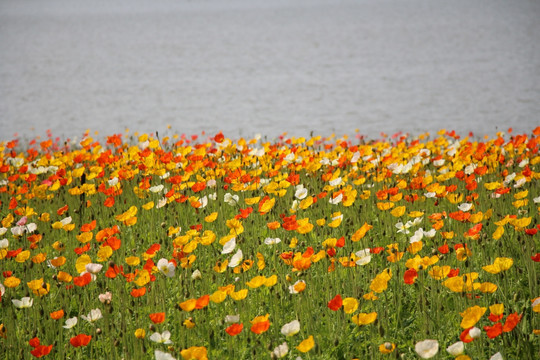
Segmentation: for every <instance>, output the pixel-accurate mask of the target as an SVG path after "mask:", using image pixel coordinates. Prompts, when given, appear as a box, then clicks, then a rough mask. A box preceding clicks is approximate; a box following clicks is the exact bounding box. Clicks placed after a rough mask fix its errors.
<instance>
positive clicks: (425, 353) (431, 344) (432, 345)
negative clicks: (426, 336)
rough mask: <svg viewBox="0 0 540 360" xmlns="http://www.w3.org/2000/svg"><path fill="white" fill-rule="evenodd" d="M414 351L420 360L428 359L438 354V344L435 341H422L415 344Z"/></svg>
mask: <svg viewBox="0 0 540 360" xmlns="http://www.w3.org/2000/svg"><path fill="white" fill-rule="evenodd" d="M414 350H415V351H416V353H417V354H418V355H419V356H420V357H421V358H422V359H429V358H432V357H434V356H435V355H437V353H438V352H439V342H438V341H437V340H424V341H420V342H418V343H416V345H415V346H414Z"/></svg>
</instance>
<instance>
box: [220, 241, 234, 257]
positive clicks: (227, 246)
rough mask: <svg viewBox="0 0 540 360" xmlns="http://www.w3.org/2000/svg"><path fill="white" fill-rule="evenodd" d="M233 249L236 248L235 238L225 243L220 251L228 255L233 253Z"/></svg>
mask: <svg viewBox="0 0 540 360" xmlns="http://www.w3.org/2000/svg"><path fill="white" fill-rule="evenodd" d="M235 247H236V238H232V239H231V240H229V241H227V242H226V243H225V245H223V250H222V251H221V253H222V254H230V253H232V252H233V250H234V248H235Z"/></svg>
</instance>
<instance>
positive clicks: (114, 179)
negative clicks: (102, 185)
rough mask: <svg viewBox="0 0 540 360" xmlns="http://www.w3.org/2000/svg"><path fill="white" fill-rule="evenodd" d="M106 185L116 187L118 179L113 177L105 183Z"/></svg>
mask: <svg viewBox="0 0 540 360" xmlns="http://www.w3.org/2000/svg"><path fill="white" fill-rule="evenodd" d="M107 184H109V186H116V184H118V178H117V177H113V178H112V179H110V180H108V181H107Z"/></svg>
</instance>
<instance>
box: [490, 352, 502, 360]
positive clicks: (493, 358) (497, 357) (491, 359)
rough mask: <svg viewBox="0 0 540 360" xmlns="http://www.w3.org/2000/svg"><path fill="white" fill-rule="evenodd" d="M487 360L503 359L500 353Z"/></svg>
mask: <svg viewBox="0 0 540 360" xmlns="http://www.w3.org/2000/svg"><path fill="white" fill-rule="evenodd" d="M489 360H503V357H502V355H501V353H500V352H498V353H496V354H494V355H493V356H492V357H490V358H489Z"/></svg>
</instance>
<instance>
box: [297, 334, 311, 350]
mask: <svg viewBox="0 0 540 360" xmlns="http://www.w3.org/2000/svg"><path fill="white" fill-rule="evenodd" d="M313 346H315V340H313V335H309V337H308V338H307V339H305V340H304V341H302V342H301V343H300V344H298V346H297V347H296V348H297V349H298V351H300V352H303V353H306V352H308V351H309V350H311V349H313Z"/></svg>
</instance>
